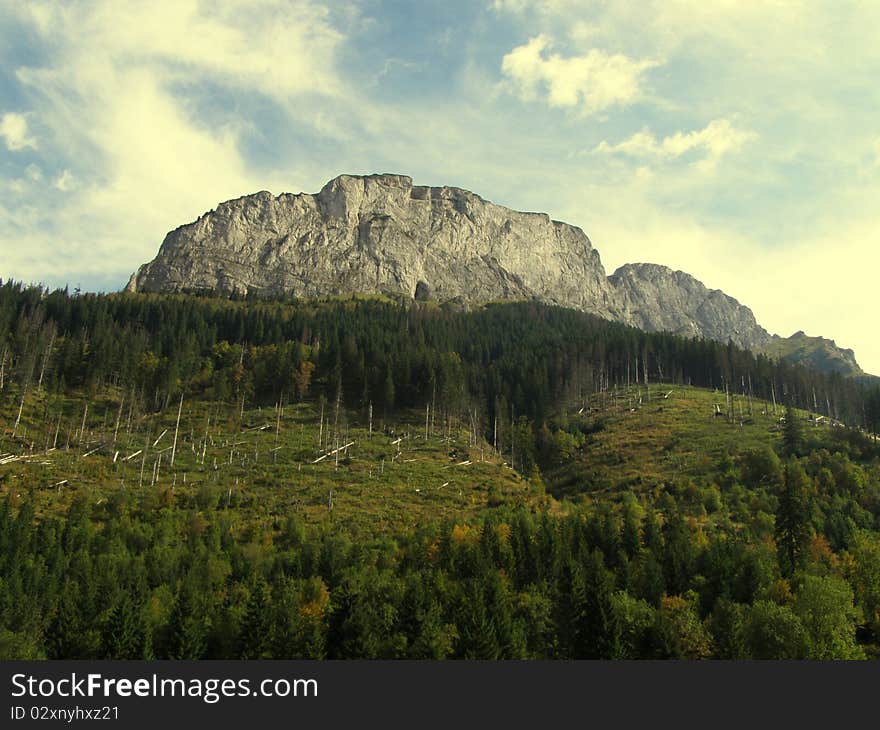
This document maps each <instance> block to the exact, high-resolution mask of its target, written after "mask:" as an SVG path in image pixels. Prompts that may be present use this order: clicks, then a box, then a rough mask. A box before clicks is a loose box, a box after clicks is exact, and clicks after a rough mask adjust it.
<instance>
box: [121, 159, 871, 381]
mask: <svg viewBox="0 0 880 730" xmlns="http://www.w3.org/2000/svg"><path fill="white" fill-rule="evenodd" d="M128 290H129V291H142V292H181V291H212V292H215V293H218V294H225V295H236V294H238V295H242V294H257V295H261V294H262V295H270V296H277V295H292V296H303V297H309V296H324V295H332V294H344V293H353V292H362V293H392V294H395V295H403V296H405V297H408V298H412V299H416V300H430V299H436V300H450V299H461V300H465V301H469V302H475V303H478V302H487V301H492V300H496V299H535V300H539V301H542V302H546V303H550V304H558V305H561V306H565V307H572V308H574V309H580V310H583V311H586V312H591V313H593V314H597V315H599V316H601V317H605V318H607V319H613V320H617V321H620V322H624V323H626V324H630V325H633V326H635V327H639V328H640V329H644V330H648V331H670V332H674V333H676V334H680V335H685V336H701V337H706V338H709V339H713V340H719V341H721V342H727V341H728V340H732V341H733V342H734V343H735V344H737V345H739V346H741V347H745V348H749V349H752V350H758V351H766V352H768V354H773V355H776V356H779V357H787V358H790V359H798V358H800V359H801V360H803V361H804V362H806V363H808V364H815V365H817V366H823V365H824V366H825V367H830V368H832V369H838V370H840V371H846V370H853V371H857V369H858V365H857V364H856V363H855V358H854V357H852V351H845V350H840V349H839V348H837V347H836V346H835V345H834V343H833V342H831V341H827V340H825V341H823V343H828V342H831V346H833V347H831V349H829V347H825V346H824V344H823V346H822V347H818V345H817V344H816V343H815V342H805V341H801V339H799V338H798V337H797V335H795V337H794V338H788V339H781V338H778V337H775V336H773V337H771V335H770V334H769V333H768V332H767V331H766V330H765V329H764V328H763V327H761V326H760V325H759V324H758V323H757V322H756V321H755V316H754V315H753V314H752V312H751V310H750V309H749V308H748V307H745V306H743V305H741V304H740V303H739V302H737V301H736V300H735V299H733V298H732V297H729V296H728V295H726V294H725V293H724V292H721V291H718V290H717V289H707V288H706V287H705V286H704V285H703V284H702V283H700V282H699V281H697V280H696V279H695V278H694V277H692V276H690V275H689V274H685V273H684V272H681V271H673V270H672V269H669V268H667V267H666V266H660V265H657V264H627V265H626V266H622V267H621V268H619V269H618V270H617V271H616V272H614V274H613V275H611V276H610V277H606V276H605V270H604V268H603V267H602V262H601V260H600V258H599V253H598V251H596V250H595V249H594V248H593V246H592V244H591V243H590V240H589V239H588V238H587V236H586V235H585V234H584V232H583V231H582V230H581V229H580V228H577V227H575V226H572V225H569V224H567V223H560V222H559V221H554V220H551V219H550V218H549V217H548V216H547V215H546V214H544V213H522V212H518V211H514V210H510V209H508V208H504V207H502V206H500V205H495V204H493V203H490V202H488V201H486V200H484V199H483V198H481V197H480V196H479V195H476V194H474V193H472V192H469V191H467V190H462V189H460V188H454V187H424V186H415V185H413V182H412V179H411V178H409V177H407V176H405V175H366V176H357V175H341V176H340V177H337V178H335V179H333V180H331V181H330V182H328V183H327V184H326V185H325V186H324V188H323V189H322V190H321V191H320V192H319V193H317V194H314V195H311V194H306V193H300V194H297V195H293V194H290V193H284V194H281V195H278V196H274V195H272V194H271V193H268V192H265V191H264V192H260V193H256V194H254V195H247V196H245V197H242V198H238V199H236V200H229V201H227V202H225V203H221V204H220V205H219V206H218V207H217V209H216V210H212V211H210V212H208V213H205V214H204V215H203V216H201V217H200V218H199V219H198V220H197V221H195V222H194V223H190V224H188V225H184V226H181V227H180V228H177V229H176V230H174V231H172V232H171V233H169V234H168V235H167V236H166V237H165V241H164V242H163V243H162V246H161V248H160V250H159V254H158V255H157V256H156V258H155V259H154V260H153V261H151V262H150V263H148V264H144V265H143V266H141V268H140V270H139V271H138V272H137V274H135V275H133V276H132V277H131V281H130V282H129V284H128ZM790 340H797V341H790ZM820 361H821V362H820ZM859 372H860V371H859Z"/></svg>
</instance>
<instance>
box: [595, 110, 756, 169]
mask: <svg viewBox="0 0 880 730" xmlns="http://www.w3.org/2000/svg"><path fill="white" fill-rule="evenodd" d="M756 136H757V135H756V134H755V133H754V132H751V131H747V130H742V129H737V128H736V127H734V126H733V125H732V124H731V123H730V122H729V121H728V120H727V119H715V120H713V121H711V122H709V124H708V125H706V127H704V128H703V129H700V130H696V131H693V132H676V133H675V134H673V135H671V136H669V137H664V138H663V139H660V140H658V139H657V138H656V137H655V136H654V135H653V134H652V133H651V132H649V131H647V130H643V131H641V132H636V133H635V134H634V135H632V136H631V137H629V138H628V139H625V140H624V141H622V142H618V143H617V144H611V143H609V142H607V141H604V140H603V141H602V142H600V143H599V144H598V145H597V146H596V147H595V149H594V152H597V153H601V154H610V155H615V154H620V155H626V156H628V157H632V158H636V159H644V158H653V159H656V160H661V161H662V160H672V159H675V158H678V157H681V156H682V155H686V154H687V153H689V152H692V151H695V150H696V151H700V152H702V153H703V155H704V157H703V159H702V160H701V164H703V165H704V166H706V165H713V166H714V164H715V163H716V162H717V161H718V160H720V159H721V158H722V157H723V156H724V155H726V154H728V153H731V152H736V151H738V150H740V149H741V148H742V147H743V145H744V144H746V143H747V142H748V141H750V140H752V139H754V138H755V137H756Z"/></svg>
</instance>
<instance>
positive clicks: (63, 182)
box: [52, 170, 76, 193]
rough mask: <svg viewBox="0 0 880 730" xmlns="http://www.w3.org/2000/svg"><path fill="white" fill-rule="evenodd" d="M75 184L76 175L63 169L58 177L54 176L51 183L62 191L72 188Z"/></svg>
mask: <svg viewBox="0 0 880 730" xmlns="http://www.w3.org/2000/svg"><path fill="white" fill-rule="evenodd" d="M75 186H76V177H74V174H73V173H72V172H71V171H70V170H64V171H63V172H62V173H61V174H60V175H59V176H58V177H56V178H55V182H53V183H52V187H54V188H56V189H57V190H60V191H61V192H63V193H66V192H69V191H70V190H73V188H74V187H75Z"/></svg>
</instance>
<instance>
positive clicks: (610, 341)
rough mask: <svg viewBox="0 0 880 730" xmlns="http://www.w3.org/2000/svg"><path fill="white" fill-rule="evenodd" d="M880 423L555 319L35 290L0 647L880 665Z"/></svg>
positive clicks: (770, 366)
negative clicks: (865, 661)
mask: <svg viewBox="0 0 880 730" xmlns="http://www.w3.org/2000/svg"><path fill="white" fill-rule="evenodd" d="M878 423H880V395H878V391H877V390H876V389H874V390H872V389H870V388H868V387H866V386H865V385H864V384H863V383H860V382H858V381H854V380H850V379H847V378H844V377H842V376H840V375H834V374H830V375H828V374H818V373H815V372H812V371H810V370H807V369H805V368H801V367H796V366H791V365H788V364H785V363H777V362H774V361H771V360H769V359H767V358H766V357H763V356H754V355H752V354H751V353H749V352H746V351H742V350H739V349H737V348H736V347H733V346H732V345H729V346H724V345H721V344H718V343H715V342H710V341H705V340H686V339H681V338H676V337H673V336H670V335H665V334H646V333H643V332H640V331H638V330H635V329H631V328H628V327H625V326H622V325H619V324H614V323H609V322H607V321H604V320H601V319H598V318H594V317H591V316H589V315H585V314H582V313H577V312H573V311H570V310H565V309H560V308H553V307H548V306H545V305H539V304H531V303H504V304H497V305H488V306H486V307H482V308H479V309H474V310H473V311H468V310H466V309H464V308H460V307H459V308H457V307H455V306H451V305H447V306H439V305H436V304H425V303H412V302H410V303H408V304H406V305H403V304H401V303H398V302H395V301H391V300H385V299H380V298H369V299H364V298H352V297H346V298H340V299H333V300H321V301H317V300H307V301H299V302H296V301H288V302H282V301H278V302H265V301H262V302H247V301H228V300H222V299H211V298H197V297H184V296H153V295H133V294H121V295H107V296H104V295H80V294H74V295H70V294H69V293H67V292H61V291H57V292H47V291H44V290H41V289H39V288H25V287H22V286H20V285H17V284H15V283H11V282H7V283H5V284H3V285H2V286H0V495H2V501H0V656H3V657H6V658H12V657H76V658H91V657H116V658H123V657H124V658H128V657H131V658H134V657H157V658H163V657H176V658H218V657H331V658H346V657H436V658H440V657H462V658H464V657H468V658H522V657H550V658H566V657H578V658H586V657H601V658H625V657H633V658H635V657H657V658H668V657H688V658H700V657H755V658H774V657H779V658H798V657H810V658H860V657H865V656H869V657H870V656H875V655H876V654H877V651H878V650H877V646H878V644H880V449H878V446H877V443H876V440H875V437H874V436H873V435H872V434H873V433H875V432H876V431H877V429H878Z"/></svg>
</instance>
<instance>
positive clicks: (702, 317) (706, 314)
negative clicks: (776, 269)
mask: <svg viewBox="0 0 880 730" xmlns="http://www.w3.org/2000/svg"><path fill="white" fill-rule="evenodd" d="M609 281H610V282H611V284H612V285H613V286H614V290H615V293H616V294H617V301H618V306H619V307H620V309H621V319H622V320H623V321H624V322H626V323H627V324H631V325H633V326H635V327H638V328H639V329H643V330H647V331H649V332H672V333H674V334H678V335H683V336H685V337H700V336H702V337H707V338H709V339H711V340H718V341H720V342H727V340H728V339H730V340H732V341H733V343H734V344H735V345H739V346H740V347H744V348H747V349H752V350H754V349H758V348H761V347H763V346H764V345H766V344H767V343H768V342H770V340H771V336H770V333H769V332H767V330H765V329H764V328H763V327H761V326H760V325H759V324H758V323H757V321H755V315H754V314H752V310H750V309H749V308H748V307H745V306H743V305H742V304H740V303H739V302H738V301H737V300H736V299H734V298H733V297H730V296H728V295H727V294H725V293H724V292H723V291H720V290H718V289H707V288H706V286H705V285H703V283H702V282H700V281H698V280H697V279H695V278H694V277H693V276H691V275H690V274H686V273H684V272H683V271H673V270H672V269H670V268H669V267H667V266H661V265H659V264H626V265H625V266H621V267H620V268H619V269H618V270H617V271H615V272H614V273H613V274H612V275H611V276H610V277H609Z"/></svg>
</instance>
